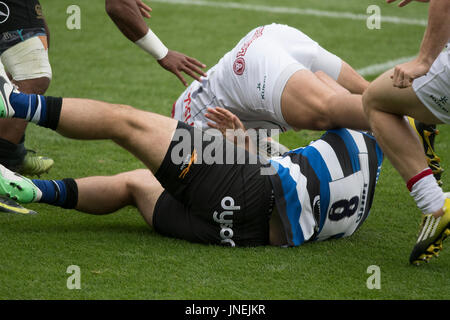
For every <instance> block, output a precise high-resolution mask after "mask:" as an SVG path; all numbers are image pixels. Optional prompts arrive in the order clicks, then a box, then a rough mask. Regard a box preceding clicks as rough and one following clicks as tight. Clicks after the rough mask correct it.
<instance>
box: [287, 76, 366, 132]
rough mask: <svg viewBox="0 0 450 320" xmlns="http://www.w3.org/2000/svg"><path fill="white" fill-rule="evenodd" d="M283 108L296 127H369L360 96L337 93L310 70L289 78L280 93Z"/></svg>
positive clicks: (313, 128) (319, 128) (361, 128)
mask: <svg viewBox="0 0 450 320" xmlns="http://www.w3.org/2000/svg"><path fill="white" fill-rule="evenodd" d="M362 86H363V85H362ZM362 86H361V88H362ZM281 111H282V114H283V117H284V119H285V120H286V122H287V123H288V124H289V125H290V126H291V127H293V128H294V129H297V130H300V129H311V130H327V129H333V128H351V129H360V130H368V129H369V123H368V121H367V119H366V116H365V114H364V111H363V108H362V97H361V95H357V94H349V93H346V92H344V93H337V92H336V91H335V90H333V89H332V88H330V87H329V86H328V85H326V84H324V83H323V82H322V80H321V79H319V78H318V77H317V76H316V75H315V74H314V73H312V72H311V71H309V70H300V71H297V72H296V73H294V75H292V77H291V78H290V79H289V80H288V82H287V83H286V86H285V88H284V91H283V94H282V96H281Z"/></svg>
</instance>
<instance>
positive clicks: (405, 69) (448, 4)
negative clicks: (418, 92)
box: [391, 0, 450, 88]
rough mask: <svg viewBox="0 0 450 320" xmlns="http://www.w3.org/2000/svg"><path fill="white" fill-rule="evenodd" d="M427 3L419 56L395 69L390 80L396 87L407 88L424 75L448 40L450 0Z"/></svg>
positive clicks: (449, 31) (449, 32) (436, 0)
mask: <svg viewBox="0 0 450 320" xmlns="http://www.w3.org/2000/svg"><path fill="white" fill-rule="evenodd" d="M391 2H392V1H391ZM403 2H405V1H403ZM403 2H402V3H403ZM421 2H428V1H421ZM429 2H430V6H429V14H428V27H427V30H426V32H425V35H424V37H423V40H422V44H421V47H420V52H419V55H418V57H417V58H416V59H414V60H413V61H410V62H407V63H404V64H401V65H398V66H397V67H396V68H395V71H394V75H393V77H392V79H393V82H394V86H396V87H399V88H406V87H409V86H410V85H411V84H412V82H413V80H414V79H416V78H419V77H421V76H423V75H425V74H426V73H427V72H428V71H429V70H430V68H431V65H432V64H433V62H434V61H435V60H436V58H437V57H438V56H439V54H440V53H441V52H442V49H443V48H444V46H445V45H446V44H447V42H448V41H449V39H450V20H449V19H448V17H449V16H450V0H430V1H429ZM402 3H400V4H402ZM408 3H409V2H408ZM406 4H407V3H406ZM406 4H405V5H406Z"/></svg>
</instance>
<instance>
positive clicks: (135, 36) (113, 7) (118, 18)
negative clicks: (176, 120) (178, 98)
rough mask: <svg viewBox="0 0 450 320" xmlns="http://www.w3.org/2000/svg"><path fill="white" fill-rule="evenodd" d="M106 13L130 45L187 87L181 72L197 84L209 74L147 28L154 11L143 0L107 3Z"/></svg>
mask: <svg viewBox="0 0 450 320" xmlns="http://www.w3.org/2000/svg"><path fill="white" fill-rule="evenodd" d="M105 6H106V12H107V13H108V15H109V16H110V18H111V20H113V22H114V23H115V24H116V26H117V27H118V28H119V30H120V31H121V32H122V33H123V34H124V35H125V37H127V38H128V39H129V40H130V41H132V42H134V43H135V44H136V45H138V46H139V47H140V48H142V49H143V50H144V51H146V52H148V53H149V54H151V55H152V56H153V57H154V58H155V59H156V60H157V61H158V63H159V64H160V65H161V66H162V67H163V68H165V69H166V70H168V71H170V72H172V73H174V74H175V75H176V76H177V77H178V78H179V79H180V81H181V82H182V83H183V84H184V85H185V86H187V82H186V80H185V79H184V77H183V75H182V74H181V72H185V73H186V74H188V75H189V76H191V77H192V78H194V79H195V80H200V76H206V74H205V73H204V72H203V71H202V70H201V69H200V68H205V67H206V66H205V65H204V64H202V63H201V62H199V61H197V60H196V59H194V58H191V57H188V56H186V55H184V54H182V53H179V52H176V51H173V50H169V49H168V48H167V47H166V46H165V45H164V44H163V43H162V41H161V40H160V39H159V38H158V36H157V35H155V34H154V33H153V31H152V30H151V29H150V28H149V27H148V26H147V23H146V22H145V20H144V18H150V12H151V11H152V9H151V8H150V7H149V6H147V5H146V4H145V3H144V2H143V1H142V0H105Z"/></svg>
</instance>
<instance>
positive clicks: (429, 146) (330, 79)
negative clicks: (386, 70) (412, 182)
mask: <svg viewBox="0 0 450 320" xmlns="http://www.w3.org/2000/svg"><path fill="white" fill-rule="evenodd" d="M368 85H369V82H368V81H366V80H365V79H364V78H363V77H361V76H360V75H359V74H358V73H357V72H356V71H355V70H354V69H353V68H352V67H351V66H350V65H349V64H348V63H346V62H345V61H343V60H342V59H341V58H339V57H337V56H336V55H334V54H332V53H330V52H328V51H327V50H325V49H324V48H322V47H321V46H320V45H319V44H318V43H317V42H316V41H314V40H312V39H311V38H309V37H308V36H307V35H305V34H304V33H302V32H301V31H300V30H297V29H295V28H292V27H290V26H287V25H280V24H271V25H265V26H260V27H258V28H255V29H253V30H251V31H250V32H249V33H248V34H247V35H246V36H245V37H244V38H242V39H241V40H240V41H239V42H238V44H237V45H236V46H235V47H234V48H233V49H232V50H230V51H229V52H228V53H226V54H225V55H224V56H223V58H221V59H220V61H219V62H218V63H217V64H216V65H215V66H213V67H212V68H211V69H210V70H208V71H207V76H206V77H204V78H202V79H201V81H194V82H193V83H192V84H191V85H190V86H189V87H188V88H187V89H186V90H185V91H184V92H183V93H182V94H181V95H180V97H179V98H178V99H177V101H176V102H175V103H174V106H173V111H172V117H173V118H174V119H176V120H179V121H183V122H185V123H187V124H189V125H192V126H195V127H198V128H207V127H208V124H207V123H208V122H209V119H208V118H207V117H206V112H207V109H208V108H211V107H216V106H219V107H222V108H225V109H227V110H230V111H231V112H232V113H234V114H235V115H236V116H237V117H238V118H239V119H240V120H241V121H242V122H243V123H244V125H245V127H246V128H247V129H248V128H264V129H279V130H280V131H285V130H288V129H290V128H293V129H296V130H300V129H311V130H329V129H334V128H351V129H356V130H368V129H369V123H368V120H367V118H366V116H365V114H364V112H363V107H362V96H361V95H362V93H363V92H364V91H365V90H366V88H367V87H368ZM410 121H411V125H412V126H414V127H415V128H416V129H417V132H418V134H419V136H420V137H421V139H422V140H423V144H424V150H425V152H427V155H428V156H429V158H430V167H431V168H432V170H433V173H435V174H436V179H437V180H440V175H441V173H442V169H441V167H440V166H439V161H440V159H439V158H438V157H437V156H436V154H435V152H434V150H433V146H434V137H435V131H434V130H433V128H430V127H428V126H425V125H424V124H422V123H419V122H417V121H414V120H412V119H410ZM261 146H263V145H262V144H261ZM274 146H275V149H276V147H281V146H279V145H276V144H272V147H274ZM273 149H274V148H272V150H273ZM272 155H278V154H277V153H272Z"/></svg>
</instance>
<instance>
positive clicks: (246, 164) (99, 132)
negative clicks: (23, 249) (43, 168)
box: [0, 74, 383, 246]
mask: <svg viewBox="0 0 450 320" xmlns="http://www.w3.org/2000/svg"><path fill="white" fill-rule="evenodd" d="M0 89H2V90H1V93H2V99H0V101H1V102H2V103H0V116H1V117H7V118H11V117H17V118H26V119H31V122H34V123H36V124H38V125H39V126H42V127H47V128H50V129H53V130H56V131H57V132H58V133H60V134H61V135H63V136H65V137H68V138H75V139H111V140H113V141H114V142H116V143H117V144H118V145H120V146H121V147H123V148H125V149H126V150H128V151H129V152H131V153H132V154H133V155H135V156H136V157H137V158H138V159H140V160H141V161H142V162H143V163H144V164H145V165H146V166H147V168H148V169H149V170H136V171H132V172H126V173H121V174H118V175H115V176H110V177H89V178H82V179H76V180H74V179H64V180H57V181H48V180H28V179H27V178H24V177H21V176H19V175H15V174H13V173H12V172H11V171H9V170H7V169H5V168H2V169H1V171H0V172H1V178H0V190H1V191H0V193H1V194H2V195H8V196H9V197H11V198H13V199H16V200H17V201H19V202H21V203H30V202H42V203H49V204H52V205H56V206H61V207H63V208H68V209H71V208H74V209H77V210H79V211H83V212H87V213H92V214H107V213H111V212H114V211H117V210H118V209H120V208H122V207H124V206H127V205H134V206H136V207H137V208H138V210H139V212H140V213H141V214H142V216H143V218H144V219H145V221H146V222H147V223H148V224H149V225H150V226H153V227H154V229H155V230H156V231H157V232H159V233H161V234H163V235H165V236H169V237H175V238H181V239H185V240H188V241H192V242H200V243H206V244H217V245H219V244H222V245H231V246H258V245H269V244H271V245H287V246H298V245H301V244H302V243H304V242H308V241H314V240H326V239H330V238H339V237H345V236H350V235H351V234H353V233H354V232H355V231H356V230H357V229H358V228H359V227H360V226H361V225H362V223H363V222H364V221H365V219H366V218H367V216H368V214H369V211H370V208H371V205H372V200H373V196H374V192H375V186H376V181H377V177H378V174H379V170H380V167H381V162H382V157H383V156H382V153H381V151H380V149H379V148H378V146H377V143H376V141H375V140H374V139H373V137H372V136H370V135H367V134H364V133H361V132H357V131H353V130H348V129H339V130H331V131H328V132H326V133H325V134H324V135H323V136H322V138H321V139H319V140H317V141H316V142H314V143H312V144H310V145H309V146H307V147H305V148H299V149H295V150H292V151H290V152H288V153H287V154H285V155H284V156H282V157H276V158H271V159H269V160H268V161H266V160H265V159H263V158H262V157H259V156H256V155H252V154H251V153H249V152H248V151H247V150H245V149H243V148H242V146H237V145H235V144H234V143H232V142H231V141H229V140H227V139H225V138H223V136H222V135H221V134H219V135H210V133H206V132H204V131H202V130H200V129H198V128H194V127H193V126H190V125H187V124H185V123H183V122H181V121H176V120H174V119H171V118H168V117H164V116H162V115H159V114H155V113H151V112H144V111H142V110H138V109H134V108H132V107H130V106H124V105H113V104H109V103H105V102H100V101H94V100H86V99H66V98H64V99H61V98H53V97H43V96H31V95H27V94H23V93H19V92H16V91H14V90H13V87H12V85H11V84H10V83H9V81H8V79H7V78H6V76H5V75H4V74H3V76H1V77H0ZM29 101H31V103H29ZM38 106H39V108H38ZM221 112H223V113H221ZM210 115H211V118H212V119H213V120H214V119H215V121H216V125H217V126H218V127H219V128H220V129H223V128H225V127H232V125H227V124H226V123H230V122H231V123H232V124H234V128H236V129H239V128H241V129H242V128H243V125H242V123H240V122H239V121H238V119H237V117H235V116H233V115H232V114H231V113H227V112H226V111H225V110H223V109H217V111H216V112H215V111H214V110H212V109H210ZM29 121H30V120H29ZM221 121H224V124H221ZM230 153H232V155H231V157H230ZM230 159H231V160H232V161H230ZM211 160H212V161H211Z"/></svg>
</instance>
